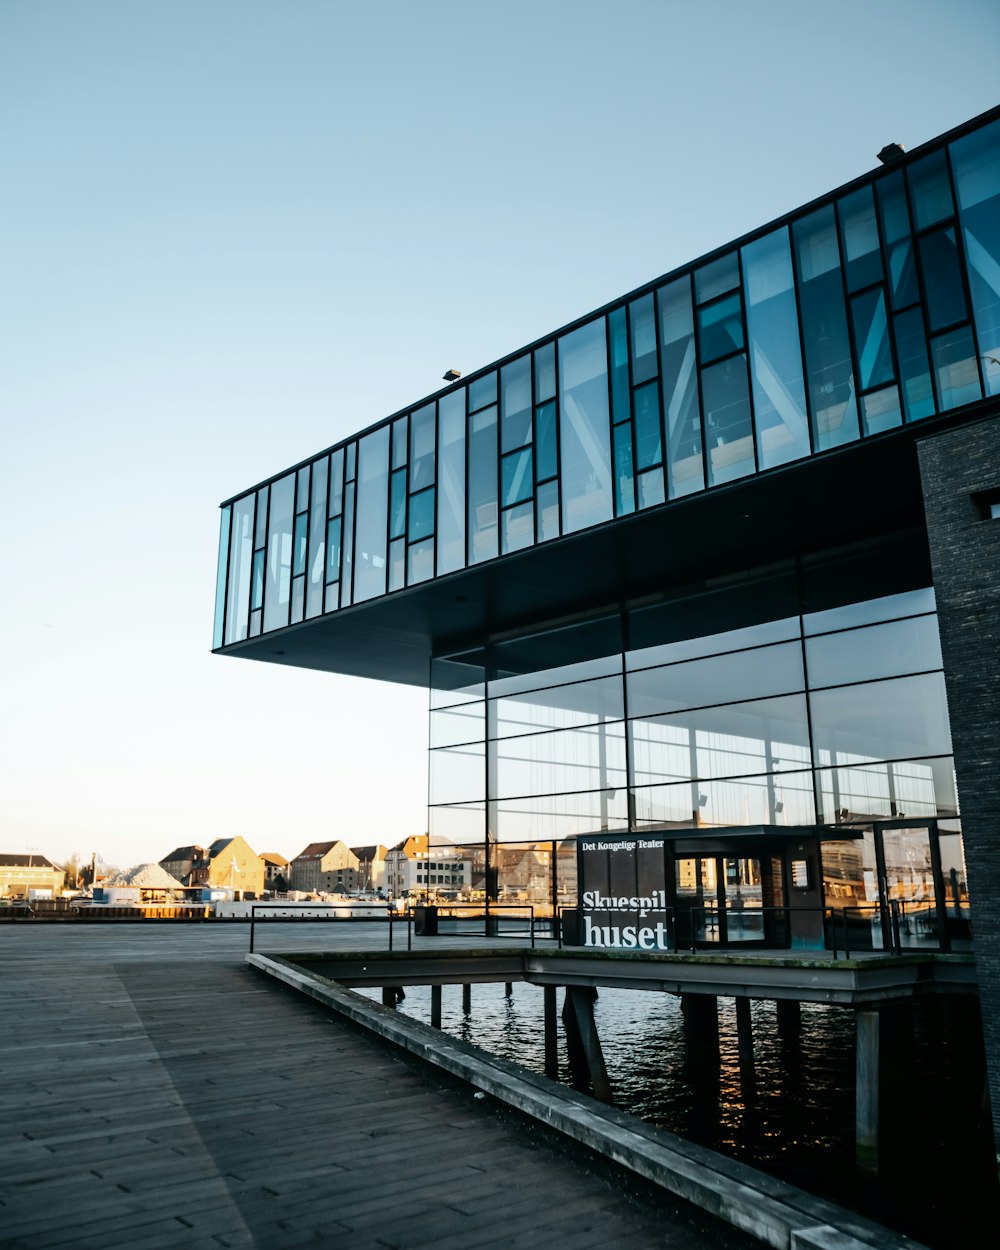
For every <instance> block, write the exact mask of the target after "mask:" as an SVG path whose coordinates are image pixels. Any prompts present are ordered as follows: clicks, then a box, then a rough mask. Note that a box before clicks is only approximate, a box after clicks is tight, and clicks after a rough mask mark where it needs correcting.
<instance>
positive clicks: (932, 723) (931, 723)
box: [809, 673, 951, 766]
mask: <svg viewBox="0 0 1000 1250" xmlns="http://www.w3.org/2000/svg"><path fill="white" fill-rule="evenodd" d="M809 704H810V708H811V710H812V725H813V746H814V752H815V757H816V764H817V766H819V765H825V764H864V763H868V762H870V761H875V760H905V759H919V758H920V756H923V755H950V754H951V733H950V730H949V726H948V704H947V701H946V699H945V692H944V676H943V675H942V674H941V673H928V674H926V675H924V676H921V677H893V678H890V679H889V680H888V681H873V682H869V683H868V684H867V685H862V686H843V687H841V688H840V689H838V690H821V691H817V692H814V693H812V694H810V696H809Z"/></svg>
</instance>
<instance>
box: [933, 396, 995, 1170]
mask: <svg viewBox="0 0 1000 1250" xmlns="http://www.w3.org/2000/svg"><path fill="white" fill-rule="evenodd" d="M918 453H919V458H920V475H921V484H922V488H923V496H924V509H925V513H926V518H927V536H928V542H929V545H930V553H931V565H932V568H933V571H934V588H935V592H936V595H937V607H938V618H939V621H940V627H941V649H942V652H943V654H944V667H945V681H946V683H947V689H948V705H949V712H950V716H951V732H952V738H953V741H954V747H955V770H956V773H957V777H958V792H959V799H960V802H961V807H962V831H963V835H964V842H965V855H966V866H967V869H968V877H969V898H970V901H971V905H972V924H973V935H974V940H975V951H976V965H977V969H978V976H979V985H980V1000H981V1004H982V1013H983V1031H984V1035H985V1041H986V1055H987V1064H988V1077H989V1084H990V1098H991V1102H992V1106H993V1123H994V1131H995V1134H996V1139H997V1147H998V1157H1000V520H989V519H984V517H983V514H982V512H981V511H980V509H979V508H978V507H977V506H976V502H975V498H974V496H975V495H976V494H977V493H978V492H982V491H996V490H1000V406H998V411H997V413H996V414H995V415H993V416H990V417H988V418H986V419H985V420H982V421H979V422H976V423H975V424H973V425H967V426H961V427H959V428H958V429H952V430H948V431H946V432H945V433H942V434H937V435H934V436H933V437H929V438H927V439H924V440H921V442H920V443H919V444H918Z"/></svg>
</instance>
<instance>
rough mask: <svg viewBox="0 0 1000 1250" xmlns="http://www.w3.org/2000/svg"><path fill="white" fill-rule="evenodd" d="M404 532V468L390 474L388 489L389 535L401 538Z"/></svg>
mask: <svg viewBox="0 0 1000 1250" xmlns="http://www.w3.org/2000/svg"><path fill="white" fill-rule="evenodd" d="M405 533H406V470H405V469H397V470H396V472H395V473H393V475H392V483H391V486H390V491H389V537H390V538H402V537H403V535H404V534H405Z"/></svg>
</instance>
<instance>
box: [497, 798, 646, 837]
mask: <svg viewBox="0 0 1000 1250" xmlns="http://www.w3.org/2000/svg"><path fill="white" fill-rule="evenodd" d="M496 813H497V828H496V836H497V838H498V839H499V840H500V841H501V842H528V841H539V840H541V839H543V838H544V839H548V840H551V839H554V838H555V839H558V838H569V837H573V836H574V835H575V834H579V833H600V832H602V831H604V830H607V831H609V832H611V831H613V830H626V829H628V800H627V794H626V791H625V790H624V789H621V790H604V791H600V790H591V791H589V792H586V793H583V794H557V795H553V796H551V797H550V796H542V797H536V798H529V799H504V800H502V801H501V802H498V803H497V804H496Z"/></svg>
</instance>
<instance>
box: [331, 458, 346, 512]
mask: <svg viewBox="0 0 1000 1250" xmlns="http://www.w3.org/2000/svg"><path fill="white" fill-rule="evenodd" d="M343 510H344V449H343V448H341V449H340V451H335V452H331V454H330V516H339V515H340V513H341V512H343Z"/></svg>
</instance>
